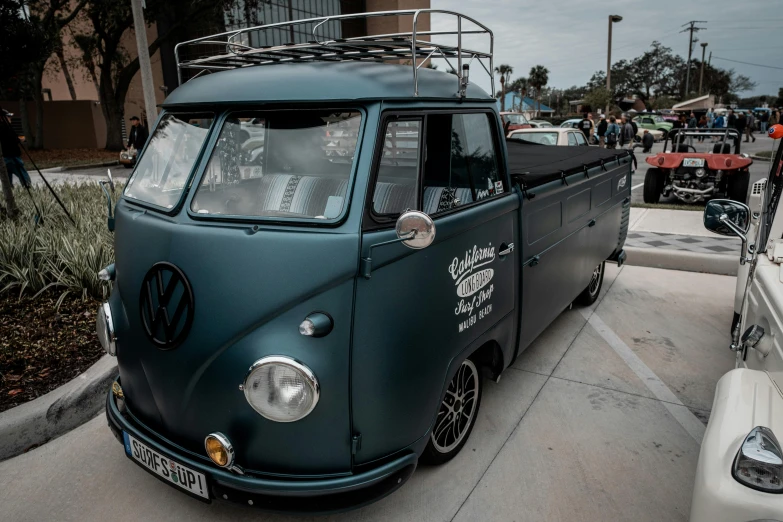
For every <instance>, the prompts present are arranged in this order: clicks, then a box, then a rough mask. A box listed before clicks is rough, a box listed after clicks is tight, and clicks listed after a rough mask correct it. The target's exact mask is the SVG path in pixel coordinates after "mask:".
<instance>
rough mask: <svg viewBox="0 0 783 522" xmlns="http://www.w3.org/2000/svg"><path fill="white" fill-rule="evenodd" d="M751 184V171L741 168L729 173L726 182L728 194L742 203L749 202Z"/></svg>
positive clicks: (730, 197)
mask: <svg viewBox="0 0 783 522" xmlns="http://www.w3.org/2000/svg"><path fill="white" fill-rule="evenodd" d="M749 185H750V171H747V170H740V171H737V172H732V173H731V174H729V179H728V180H727V183H726V196H728V198H729V199H733V200H734V201H739V202H740V203H747V202H748V186H749Z"/></svg>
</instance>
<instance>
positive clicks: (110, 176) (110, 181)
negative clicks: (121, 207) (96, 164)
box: [106, 169, 114, 194]
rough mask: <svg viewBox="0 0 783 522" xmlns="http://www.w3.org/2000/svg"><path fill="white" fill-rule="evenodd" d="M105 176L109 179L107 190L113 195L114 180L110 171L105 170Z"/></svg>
mask: <svg viewBox="0 0 783 522" xmlns="http://www.w3.org/2000/svg"><path fill="white" fill-rule="evenodd" d="M106 176H107V177H108V178H109V188H110V189H111V193H112V194H114V178H113V177H112V175H111V169H106Z"/></svg>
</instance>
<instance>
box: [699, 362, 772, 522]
mask: <svg viewBox="0 0 783 522" xmlns="http://www.w3.org/2000/svg"><path fill="white" fill-rule="evenodd" d="M756 426H766V427H768V428H770V429H772V431H773V432H775V433H776V434H778V436H780V434H783V397H781V396H780V392H779V391H778V389H777V387H776V386H775V384H774V383H773V382H772V379H770V377H769V375H768V374H767V373H766V372H762V371H757V370H748V369H744V368H743V369H736V370H732V371H730V372H729V373H727V374H726V375H724V376H723V377H721V379H720V380H719V381H718V385H717V387H716V389H715V400H714V402H713V406H712V412H711V413H710V422H709V424H708V425H707V430H706V432H705V434H704V440H703V441H702V445H701V452H700V453H699V464H698V466H697V468H696V481H695V484H694V488H693V500H692V502H691V518H690V520H691V522H707V521H709V522H723V521H726V522H728V521H731V522H738V521H740V522H742V521H750V520H769V521H773V520H778V521H783V494H775V493H764V492H762V491H756V490H754V489H751V488H749V487H746V486H744V485H742V484H740V483H739V482H737V481H736V480H735V479H734V477H733V476H732V474H731V469H732V464H733V462H734V457H735V456H736V455H737V452H738V451H739V448H740V446H741V445H742V441H743V440H745V437H746V436H747V435H748V433H749V432H750V430H752V429H753V428H755V427H756Z"/></svg>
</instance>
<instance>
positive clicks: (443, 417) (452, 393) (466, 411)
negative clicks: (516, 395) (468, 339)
mask: <svg viewBox="0 0 783 522" xmlns="http://www.w3.org/2000/svg"><path fill="white" fill-rule="evenodd" d="M478 387H479V375H478V370H477V369H476V365H475V364H473V361H471V360H469V359H466V360H465V361H464V362H463V363H462V365H461V366H460V367H459V370H457V374H456V375H455V376H454V378H453V379H452V380H451V382H450V383H449V387H448V389H447V390H446V397H444V399H443V402H441V405H440V409H439V410H438V417H437V419H436V421H435V428H434V429H433V430H432V435H430V438H431V440H432V445H433V446H434V447H435V449H436V450H437V451H438V452H440V453H448V452H450V451H452V450H453V449H454V448H456V447H457V446H458V445H459V444H460V443H461V442H462V440H463V439H464V438H465V436H466V434H467V432H468V429H469V427H470V424H471V422H472V421H473V416H474V415H475V414H476V396H477V394H478Z"/></svg>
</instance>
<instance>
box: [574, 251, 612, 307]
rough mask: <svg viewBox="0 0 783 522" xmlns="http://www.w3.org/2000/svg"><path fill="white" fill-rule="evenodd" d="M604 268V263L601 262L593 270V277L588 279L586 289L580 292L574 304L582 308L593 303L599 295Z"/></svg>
mask: <svg viewBox="0 0 783 522" xmlns="http://www.w3.org/2000/svg"><path fill="white" fill-rule="evenodd" d="M605 266H606V263H605V262H602V263H601V264H600V265H598V266H597V267H595V270H593V275H592V277H591V278H590V283H588V285H587V288H585V289H584V290H582V293H581V294H579V296H578V297H577V298H576V299H575V300H574V302H575V303H576V304H580V305H583V306H590V305H591V304H593V303H595V300H596V299H598V294H600V293H601V286H603V284H604V267H605Z"/></svg>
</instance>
